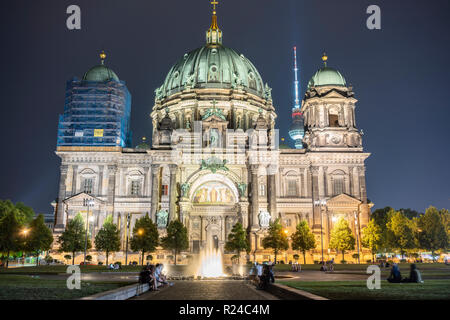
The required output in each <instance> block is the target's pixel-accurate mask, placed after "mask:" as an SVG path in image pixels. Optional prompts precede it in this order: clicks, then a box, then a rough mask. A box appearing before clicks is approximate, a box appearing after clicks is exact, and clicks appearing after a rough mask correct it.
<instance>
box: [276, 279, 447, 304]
mask: <svg viewBox="0 0 450 320" xmlns="http://www.w3.org/2000/svg"><path fill="white" fill-rule="evenodd" d="M279 283H282V284H284V285H287V286H290V287H293V288H297V289H301V290H305V291H307V292H310V293H313V294H317V295H319V296H322V297H326V298H329V299H332V300H450V280H428V281H427V280H425V282H424V283H421V284H420V283H388V282H387V281H384V280H382V281H381V289H380V290H369V289H367V286H366V281H324V282H313V281H304V282H303V281H280V282H279Z"/></svg>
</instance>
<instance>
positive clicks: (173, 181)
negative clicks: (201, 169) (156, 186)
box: [169, 164, 178, 221]
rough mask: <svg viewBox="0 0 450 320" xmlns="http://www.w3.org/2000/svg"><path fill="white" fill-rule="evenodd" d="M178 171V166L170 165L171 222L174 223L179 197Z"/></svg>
mask: <svg viewBox="0 0 450 320" xmlns="http://www.w3.org/2000/svg"><path fill="white" fill-rule="evenodd" d="M177 169H178V166H177V165H176V164H169V171H170V189H169V192H170V194H169V221H173V220H175V219H176V218H177V213H176V204H175V202H176V200H177V199H176V196H177Z"/></svg>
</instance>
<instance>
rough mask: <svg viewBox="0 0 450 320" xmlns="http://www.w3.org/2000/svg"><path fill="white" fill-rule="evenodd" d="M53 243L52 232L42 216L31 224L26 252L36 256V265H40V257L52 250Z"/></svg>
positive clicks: (25, 247)
mask: <svg viewBox="0 0 450 320" xmlns="http://www.w3.org/2000/svg"><path fill="white" fill-rule="evenodd" d="M52 243H53V235H52V231H51V230H50V229H49V228H48V227H47V226H46V225H45V222H44V216H43V215H42V214H40V215H38V216H37V217H36V219H34V220H33V221H32V222H31V224H30V234H29V235H28V236H27V240H26V244H25V246H24V250H25V251H27V252H30V253H32V254H33V255H35V256H36V265H39V255H40V254H41V252H43V251H48V250H50V249H51V247H52Z"/></svg>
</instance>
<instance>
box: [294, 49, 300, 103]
mask: <svg viewBox="0 0 450 320" xmlns="http://www.w3.org/2000/svg"><path fill="white" fill-rule="evenodd" d="M294 75H295V80H294V90H295V101H294V109H300V100H299V98H298V97H299V88H298V84H299V79H298V67H297V47H296V46H295V47H294Z"/></svg>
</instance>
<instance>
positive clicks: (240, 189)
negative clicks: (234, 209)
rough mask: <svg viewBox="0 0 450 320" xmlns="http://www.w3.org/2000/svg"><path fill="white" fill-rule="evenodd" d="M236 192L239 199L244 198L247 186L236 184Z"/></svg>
mask: <svg viewBox="0 0 450 320" xmlns="http://www.w3.org/2000/svg"><path fill="white" fill-rule="evenodd" d="M238 190H239V195H240V196H241V197H245V190H247V184H246V183H243V182H241V183H238Z"/></svg>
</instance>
